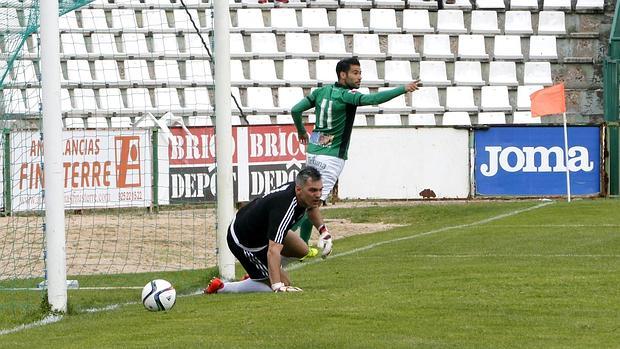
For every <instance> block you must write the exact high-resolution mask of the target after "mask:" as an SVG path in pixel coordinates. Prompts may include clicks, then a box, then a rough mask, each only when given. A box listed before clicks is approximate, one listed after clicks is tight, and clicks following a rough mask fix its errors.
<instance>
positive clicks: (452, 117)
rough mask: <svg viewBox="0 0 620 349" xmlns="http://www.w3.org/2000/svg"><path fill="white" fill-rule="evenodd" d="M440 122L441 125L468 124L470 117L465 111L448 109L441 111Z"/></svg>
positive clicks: (469, 123)
mask: <svg viewBox="0 0 620 349" xmlns="http://www.w3.org/2000/svg"><path fill="white" fill-rule="evenodd" d="M441 124H442V125H443V126H469V125H471V119H470V118H469V113H467V112H462V111H448V112H445V113H443V116H442V117H441Z"/></svg>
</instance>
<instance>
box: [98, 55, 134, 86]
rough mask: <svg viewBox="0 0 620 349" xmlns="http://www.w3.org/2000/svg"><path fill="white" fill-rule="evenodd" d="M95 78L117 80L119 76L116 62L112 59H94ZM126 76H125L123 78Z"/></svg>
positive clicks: (109, 80)
mask: <svg viewBox="0 0 620 349" xmlns="http://www.w3.org/2000/svg"><path fill="white" fill-rule="evenodd" d="M95 78H96V79H97V81H107V82H112V83H113V82H119V81H121V76H120V74H119V69H118V64H117V63H116V61H112V60H102V61H95ZM126 78H127V77H126V76H125V79H126Z"/></svg>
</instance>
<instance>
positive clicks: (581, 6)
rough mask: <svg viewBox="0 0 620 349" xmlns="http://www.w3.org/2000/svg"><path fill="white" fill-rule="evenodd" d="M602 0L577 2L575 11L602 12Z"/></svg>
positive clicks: (603, 4)
mask: <svg viewBox="0 0 620 349" xmlns="http://www.w3.org/2000/svg"><path fill="white" fill-rule="evenodd" d="M604 7H605V1H604V0H577V4H576V5H575V10H577V11H588V10H589V11H603V8H604Z"/></svg>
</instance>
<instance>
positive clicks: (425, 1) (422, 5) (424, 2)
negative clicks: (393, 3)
mask: <svg viewBox="0 0 620 349" xmlns="http://www.w3.org/2000/svg"><path fill="white" fill-rule="evenodd" d="M438 2H439V0H430V1H429V0H407V8H411V9H425V10H437V8H438Z"/></svg>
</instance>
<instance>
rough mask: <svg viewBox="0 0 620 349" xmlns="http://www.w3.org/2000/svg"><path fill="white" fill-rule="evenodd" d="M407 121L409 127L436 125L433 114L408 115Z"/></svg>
mask: <svg viewBox="0 0 620 349" xmlns="http://www.w3.org/2000/svg"><path fill="white" fill-rule="evenodd" d="M407 121H408V123H407V124H408V125H409V126H435V125H436V124H437V123H436V121H435V114H429V113H416V114H409V116H408V117H407Z"/></svg>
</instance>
